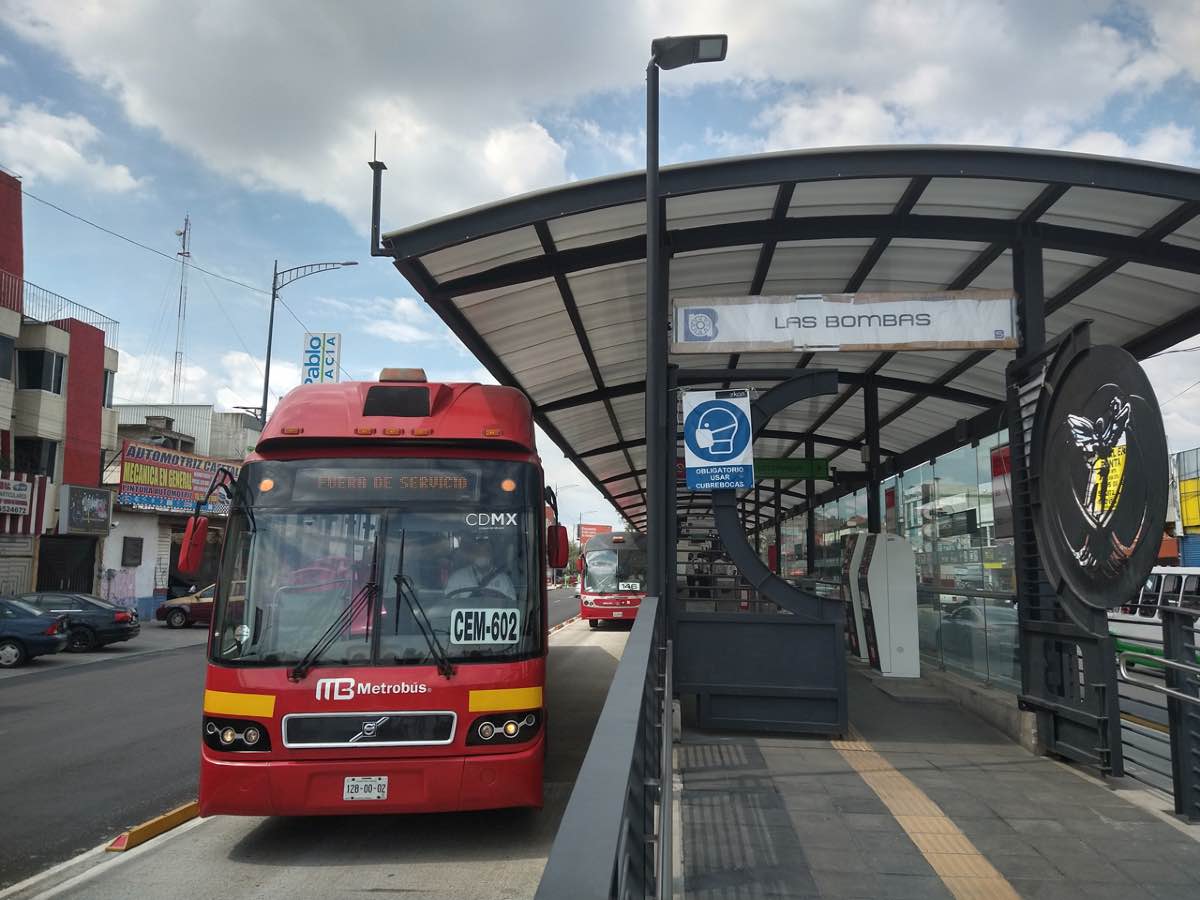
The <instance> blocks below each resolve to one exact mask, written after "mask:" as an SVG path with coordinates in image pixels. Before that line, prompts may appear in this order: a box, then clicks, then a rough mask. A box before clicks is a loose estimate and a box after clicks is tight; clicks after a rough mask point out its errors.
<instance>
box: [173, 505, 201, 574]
mask: <svg viewBox="0 0 1200 900" xmlns="http://www.w3.org/2000/svg"><path fill="white" fill-rule="evenodd" d="M207 543H208V516H192V517H191V518H190V519H188V523H187V527H186V528H184V530H183V543H182V544H181V545H180V546H179V562H178V563H177V565H176V568H177V569H179V571H180V573H181V574H183V575H195V574H196V573H197V572H199V571H200V564H201V563H202V562H203V561H204V547H205V545H206V544H207Z"/></svg>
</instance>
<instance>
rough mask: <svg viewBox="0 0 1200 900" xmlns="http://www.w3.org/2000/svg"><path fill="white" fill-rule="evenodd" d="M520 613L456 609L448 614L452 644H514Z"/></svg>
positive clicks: (502, 610)
mask: <svg viewBox="0 0 1200 900" xmlns="http://www.w3.org/2000/svg"><path fill="white" fill-rule="evenodd" d="M520 636H521V613H520V611H519V610H515V609H456V610H454V611H453V612H452V613H451V614H450V643H452V644H515V643H516V642H517V641H518V640H519V639H520Z"/></svg>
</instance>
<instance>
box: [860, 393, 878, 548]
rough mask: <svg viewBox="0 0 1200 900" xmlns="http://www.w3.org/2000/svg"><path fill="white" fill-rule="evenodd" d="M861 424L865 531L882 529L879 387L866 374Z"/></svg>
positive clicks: (872, 531) (876, 531) (874, 532)
mask: <svg viewBox="0 0 1200 900" xmlns="http://www.w3.org/2000/svg"><path fill="white" fill-rule="evenodd" d="M863 420H864V422H863V424H864V426H865V427H864V429H863V430H864V431H865V432H866V435H867V531H868V533H870V534H878V533H879V532H881V531H883V516H882V515H881V514H880V509H879V387H878V386H877V385H876V384H875V379H874V378H871V377H870V376H867V380H866V383H865V384H863Z"/></svg>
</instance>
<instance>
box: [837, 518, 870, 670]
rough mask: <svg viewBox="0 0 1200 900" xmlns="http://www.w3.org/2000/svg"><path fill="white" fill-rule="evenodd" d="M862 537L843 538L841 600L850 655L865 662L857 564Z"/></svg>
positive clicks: (860, 555) (860, 535) (850, 536)
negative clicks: (844, 612)
mask: <svg viewBox="0 0 1200 900" xmlns="http://www.w3.org/2000/svg"><path fill="white" fill-rule="evenodd" d="M863 537H865V535H862V534H859V533H857V532H856V533H854V534H848V535H846V536H845V538H843V540H844V541H845V545H844V546H843V547H842V600H843V601H844V602H845V604H846V634H847V636H848V637H849V639H850V655H851V656H854V657H856V658H857V659H861V660H862V661H863V662H867V633H866V631H864V630H863V608H862V598H861V594H860V592H859V589H858V564H859V562H860V561H861V560H862V551H863V540H862V539H863Z"/></svg>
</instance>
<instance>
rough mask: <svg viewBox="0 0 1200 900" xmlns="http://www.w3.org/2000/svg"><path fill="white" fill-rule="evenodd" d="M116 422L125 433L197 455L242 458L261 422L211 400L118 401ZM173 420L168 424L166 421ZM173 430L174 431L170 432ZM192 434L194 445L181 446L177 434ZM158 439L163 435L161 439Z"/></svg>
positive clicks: (216, 457) (255, 439)
mask: <svg viewBox="0 0 1200 900" xmlns="http://www.w3.org/2000/svg"><path fill="white" fill-rule="evenodd" d="M116 413H117V423H118V426H119V428H120V430H121V434H122V436H124V437H129V438H131V439H134V440H139V441H143V440H154V441H155V443H160V442H161V443H162V444H163V446H171V447H174V448H175V449H177V450H187V451H188V452H189V453H195V454H196V455H197V456H208V457H212V458H213V459H225V460H230V461H232V462H241V461H242V460H243V459H245V458H246V454H247V453H249V452H250V451H252V450H253V449H254V446H255V445H256V444H257V443H258V436H259V434H260V433H261V432H262V424H261V423H260V422H259V420H258V417H257V416H252V415H249V414H247V413H243V412H218V411H217V410H216V408H215V407H214V406H213V405H212V404H210V403H139V404H118V405H117V406H116ZM164 420H166V421H169V422H170V423H171V424H170V426H169V427H166V423H165V421H164ZM168 432H171V433H168ZM179 434H184V435H190V436H191V438H192V446H191V447H181V446H178V444H177V442H178V437H177V435H179ZM158 439H162V440H161V441H160V440H158Z"/></svg>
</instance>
